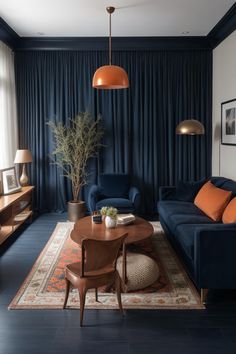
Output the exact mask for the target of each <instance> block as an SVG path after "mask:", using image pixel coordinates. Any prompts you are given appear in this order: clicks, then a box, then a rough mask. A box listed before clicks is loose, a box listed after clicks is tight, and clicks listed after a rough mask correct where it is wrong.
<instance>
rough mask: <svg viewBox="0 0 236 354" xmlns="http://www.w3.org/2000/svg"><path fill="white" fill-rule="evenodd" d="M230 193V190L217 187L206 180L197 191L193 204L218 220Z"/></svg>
mask: <svg viewBox="0 0 236 354" xmlns="http://www.w3.org/2000/svg"><path fill="white" fill-rule="evenodd" d="M231 195H232V192H229V191H226V190H224V189H221V188H217V187H215V186H214V184H212V183H211V182H210V181H208V182H207V183H205V184H204V186H203V187H202V188H201V189H200V191H199V192H198V194H197V196H196V198H195V199H194V204H195V205H196V206H197V207H198V208H199V209H201V210H202V211H203V212H204V213H205V214H206V215H207V216H209V217H210V218H211V219H212V220H215V221H219V220H221V217H222V214H223V211H224V209H225V208H226V205H227V204H228V203H229V200H230V198H231Z"/></svg>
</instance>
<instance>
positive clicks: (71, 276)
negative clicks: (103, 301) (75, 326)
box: [63, 234, 128, 326]
mask: <svg viewBox="0 0 236 354" xmlns="http://www.w3.org/2000/svg"><path fill="white" fill-rule="evenodd" d="M127 235H128V234H124V235H122V236H121V237H119V238H117V239H115V240H109V241H104V240H93V239H88V238H84V239H83V240H82V244H81V253H82V254H81V262H76V263H71V264H68V265H67V266H66V268H65V280H66V294H65V301H64V304H63V309H64V308H65V307H66V303H67V300H68V296H69V291H70V285H71V284H72V285H73V286H74V287H75V288H77V289H78V291H79V297H80V326H82V323H83V314H84V305H85V297H86V292H87V290H88V289H93V288H95V296H96V301H98V293H97V289H98V287H100V286H104V285H112V284H114V283H115V287H116V293H117V300H118V304H119V308H120V311H121V313H122V315H123V308H122V303H121V279H120V276H119V273H118V271H117V270H116V261H117V257H118V254H119V251H120V249H121V247H123V257H124V258H123V259H124V262H123V264H124V266H123V275H124V277H125V243H124V240H125V238H126V237H127Z"/></svg>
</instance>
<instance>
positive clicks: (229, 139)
mask: <svg viewBox="0 0 236 354" xmlns="http://www.w3.org/2000/svg"><path fill="white" fill-rule="evenodd" d="M221 144H223V145H236V99H233V100H230V101H226V102H222V103H221Z"/></svg>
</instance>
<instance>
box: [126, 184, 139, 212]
mask: <svg viewBox="0 0 236 354" xmlns="http://www.w3.org/2000/svg"><path fill="white" fill-rule="evenodd" d="M129 200H130V201H131V202H132V203H133V205H134V208H135V211H138V210H139V208H140V205H141V194H140V192H139V190H138V188H137V187H130V189H129Z"/></svg>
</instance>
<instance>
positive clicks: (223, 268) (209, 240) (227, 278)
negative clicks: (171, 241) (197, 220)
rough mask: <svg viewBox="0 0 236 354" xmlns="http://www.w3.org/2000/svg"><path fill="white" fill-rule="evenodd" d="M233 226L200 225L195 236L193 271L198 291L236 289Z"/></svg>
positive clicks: (235, 243)
mask: <svg viewBox="0 0 236 354" xmlns="http://www.w3.org/2000/svg"><path fill="white" fill-rule="evenodd" d="M235 254H236V223H234V224H214V225H201V226H199V227H196V231H195V236H194V271H195V280H196V283H197V286H198V287H199V288H207V289H210V288H212V289H217V288H221V289H222V288H225V289H227V288H228V289H231V288H232V289H233V288H234V289H235V288H236V262H235V258H236V256H235Z"/></svg>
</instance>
